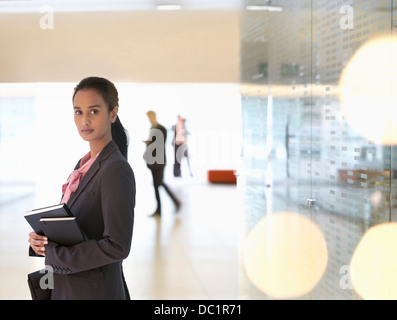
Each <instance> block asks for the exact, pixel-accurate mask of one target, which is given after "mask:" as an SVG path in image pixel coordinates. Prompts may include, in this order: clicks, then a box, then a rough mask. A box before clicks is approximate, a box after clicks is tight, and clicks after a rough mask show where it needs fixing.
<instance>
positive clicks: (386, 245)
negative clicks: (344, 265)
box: [350, 223, 397, 300]
mask: <svg viewBox="0 0 397 320" xmlns="http://www.w3.org/2000/svg"><path fill="white" fill-rule="evenodd" d="M350 276H351V280H352V283H353V287H354V290H355V291H356V292H357V293H358V294H359V295H360V296H361V297H362V298H363V299H367V300H388V299H390V300H395V299H397V223H383V224H380V225H377V226H374V227H372V228H370V229H369V230H368V231H367V232H366V233H365V234H364V236H363V237H362V238H361V240H360V242H359V244H358V245H357V247H356V249H355V251H354V254H353V257H352V260H351V263H350Z"/></svg>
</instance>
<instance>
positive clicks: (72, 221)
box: [40, 217, 86, 247]
mask: <svg viewBox="0 0 397 320" xmlns="http://www.w3.org/2000/svg"><path fill="white" fill-rule="evenodd" d="M40 225H41V228H42V230H43V233H44V235H45V236H46V237H47V238H48V239H49V240H50V241H53V242H56V243H58V244H59V245H62V246H66V247H70V246H73V245H75V244H77V243H80V242H83V241H84V240H86V237H85V235H84V233H83V232H82V231H81V229H80V227H79V225H78V224H77V221H76V217H50V218H41V219H40Z"/></svg>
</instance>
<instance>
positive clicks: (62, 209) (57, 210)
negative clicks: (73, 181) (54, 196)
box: [25, 203, 73, 235]
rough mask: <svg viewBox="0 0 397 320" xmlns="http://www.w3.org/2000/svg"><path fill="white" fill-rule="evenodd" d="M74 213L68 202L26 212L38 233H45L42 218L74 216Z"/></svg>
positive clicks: (28, 219)
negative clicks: (41, 222)
mask: <svg viewBox="0 0 397 320" xmlns="http://www.w3.org/2000/svg"><path fill="white" fill-rule="evenodd" d="M72 216H73V215H72V213H71V211H70V209H69V208H68V207H67V205H66V204H64V203H62V204H57V205H54V206H50V207H45V208H39V209H34V210H30V211H28V212H26V215H25V219H26V220H27V221H28V222H29V224H30V226H31V227H32V229H33V230H34V232H36V233H37V234H40V235H44V233H43V230H42V228H41V224H40V219H41V218H48V217H72Z"/></svg>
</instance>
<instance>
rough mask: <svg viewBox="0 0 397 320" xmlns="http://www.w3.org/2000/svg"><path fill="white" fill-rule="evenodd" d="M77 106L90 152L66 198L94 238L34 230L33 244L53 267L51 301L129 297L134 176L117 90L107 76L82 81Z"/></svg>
mask: <svg viewBox="0 0 397 320" xmlns="http://www.w3.org/2000/svg"><path fill="white" fill-rule="evenodd" d="M73 108H74V121H75V124H76V127H77V130H78V132H79V134H80V136H81V137H82V138H83V140H85V141H88V142H89V145H90V152H89V153H88V154H87V155H86V156H84V157H83V158H82V159H81V160H80V161H79V163H78V164H77V166H76V168H75V171H73V173H72V174H71V175H70V177H69V179H68V180H67V182H66V183H65V184H64V185H63V187H62V191H63V196H62V202H63V203H67V205H68V207H69V208H70V209H71V211H72V213H73V215H74V216H76V219H77V222H78V224H79V226H80V227H81V229H82V230H83V232H84V233H85V234H86V235H87V238H88V239H89V240H87V241H84V242H81V243H79V244H77V245H74V246H72V247H64V246H60V245H58V244H56V243H54V242H52V241H51V239H47V238H46V237H43V236H40V235H37V234H36V233H34V232H31V233H30V234H29V243H30V247H31V250H33V251H34V253H35V254H37V255H43V256H45V264H46V265H49V266H51V267H52V268H53V269H54V289H53V291H52V297H51V298H52V299H128V298H129V294H128V289H127V287H126V285H125V281H124V276H123V271H122V261H123V260H124V259H125V258H126V257H127V256H128V254H129V251H130V246H131V240H132V230H133V223H134V206H135V178H134V173H133V171H132V169H131V167H130V165H129V164H128V162H127V136H126V133H125V130H124V128H123V126H122V124H121V122H120V120H119V118H118V115H117V113H118V108H119V107H118V93H117V89H116V88H115V86H114V85H113V83H111V82H110V81H108V80H106V79H103V78H97V77H90V78H86V79H83V80H82V81H81V82H80V83H79V84H78V85H77V87H76V88H75V90H74V95H73Z"/></svg>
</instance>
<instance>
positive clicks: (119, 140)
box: [112, 116, 128, 160]
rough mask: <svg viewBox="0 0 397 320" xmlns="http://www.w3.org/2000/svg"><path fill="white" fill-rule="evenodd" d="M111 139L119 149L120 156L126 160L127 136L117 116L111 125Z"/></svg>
mask: <svg viewBox="0 0 397 320" xmlns="http://www.w3.org/2000/svg"><path fill="white" fill-rule="evenodd" d="M112 138H113V140H114V142H115V143H116V144H117V146H118V147H119V149H120V152H121V154H122V155H123V156H124V158H125V159H126V160H128V135H127V130H126V129H125V128H124V127H123V125H122V124H121V121H120V118H119V116H117V118H116V121H115V122H114V123H112Z"/></svg>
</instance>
